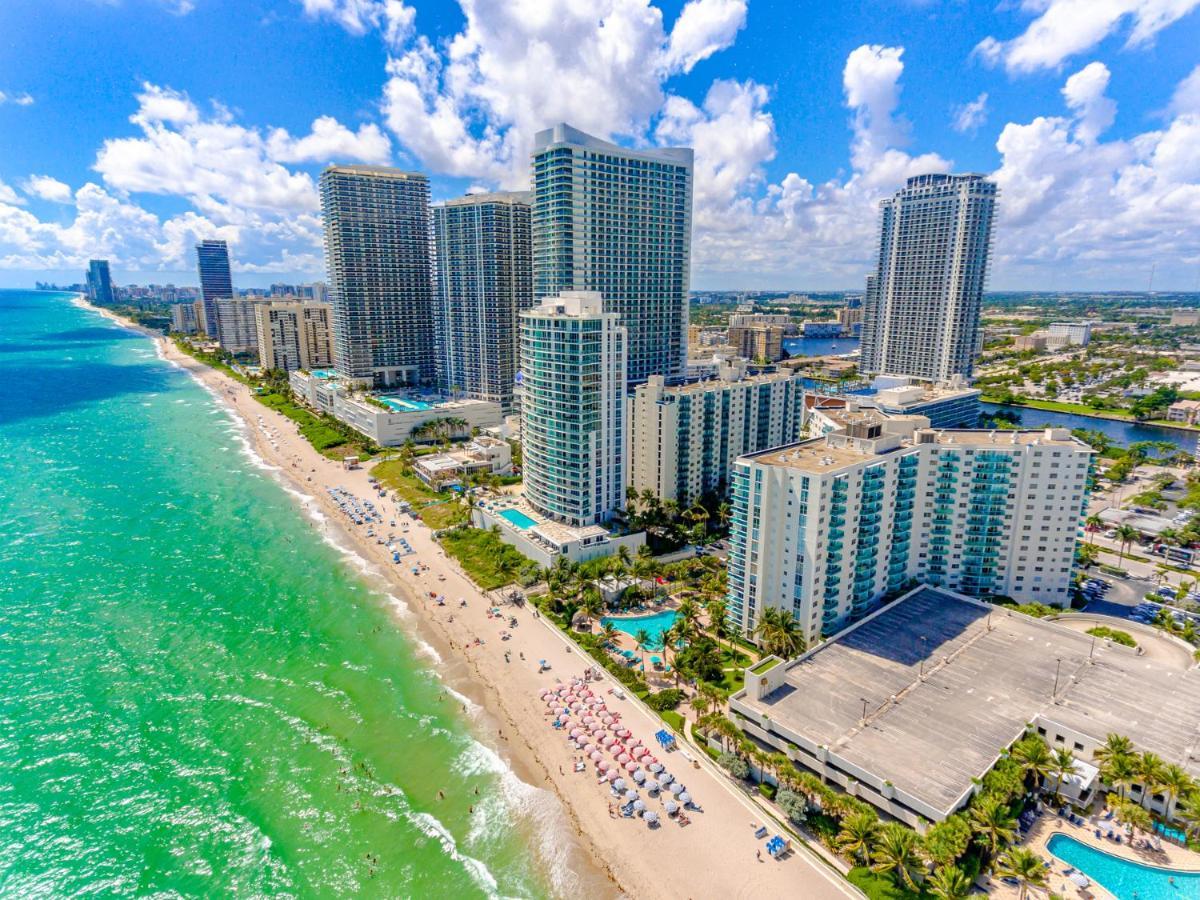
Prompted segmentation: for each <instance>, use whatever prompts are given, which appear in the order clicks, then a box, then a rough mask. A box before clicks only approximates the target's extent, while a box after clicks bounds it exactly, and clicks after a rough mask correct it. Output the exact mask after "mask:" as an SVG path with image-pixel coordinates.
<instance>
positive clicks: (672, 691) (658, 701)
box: [646, 688, 683, 712]
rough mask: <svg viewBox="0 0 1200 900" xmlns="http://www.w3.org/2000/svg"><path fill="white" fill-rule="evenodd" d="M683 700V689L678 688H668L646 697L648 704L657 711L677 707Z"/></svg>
mask: <svg viewBox="0 0 1200 900" xmlns="http://www.w3.org/2000/svg"><path fill="white" fill-rule="evenodd" d="M682 702H683V691H681V690H679V689H678V688H667V689H666V690H662V691H659V692H658V693H657V694H651V695H650V696H649V697H647V698H646V705H647V706H649V707H650V708H651V709H653V710H655V711H657V712H662V711H663V710H666V709H675V708H676V707H677V706H679V704H680V703H682Z"/></svg>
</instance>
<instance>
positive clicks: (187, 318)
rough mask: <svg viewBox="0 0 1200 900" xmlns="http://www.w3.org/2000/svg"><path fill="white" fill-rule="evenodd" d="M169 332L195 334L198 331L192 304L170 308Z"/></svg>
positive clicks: (182, 304)
mask: <svg viewBox="0 0 1200 900" xmlns="http://www.w3.org/2000/svg"><path fill="white" fill-rule="evenodd" d="M171 330H172V331H175V332H178V333H179V334H195V333H196V332H197V331H199V330H200V325H199V323H198V322H197V320H196V305H195V304H194V303H176V304H174V305H173V306H172V307H171Z"/></svg>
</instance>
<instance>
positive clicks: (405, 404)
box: [379, 395, 433, 412]
mask: <svg viewBox="0 0 1200 900" xmlns="http://www.w3.org/2000/svg"><path fill="white" fill-rule="evenodd" d="M379 400H380V401H381V402H383V403H386V404H387V405H388V406H390V407H391V408H392V409H394V410H396V411H397V412H423V411H424V410H427V409H433V404H432V403H427V402H425V401H424V400H414V399H412V398H411V397H388V396H386V395H381V396H380V397H379Z"/></svg>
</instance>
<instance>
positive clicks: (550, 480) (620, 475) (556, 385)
mask: <svg viewBox="0 0 1200 900" xmlns="http://www.w3.org/2000/svg"><path fill="white" fill-rule="evenodd" d="M626 352H627V351H626V331H625V328H624V326H622V325H621V324H620V317H619V316H618V314H617V313H615V312H605V311H604V304H603V301H602V300H601V297H600V294H599V293H597V292H589V291H564V292H563V293H561V294H560V295H559V296H557V297H550V298H546V299H544V300H543V301H542V303H541V305H540V306H536V307H534V308H533V309H531V310H529V311H527V312H524V313H522V314H521V373H522V377H523V381H522V399H521V418H522V444H521V446H522V452H523V457H524V473H523V474H524V480H525V499H526V500H528V501H529V503H530V505H531V506H532V507H533V508H534V509H535V510H536V511H537V512H539V513H541V514H542V515H544V516H547V517H548V518H550V519H553V520H555V521H558V522H563V523H565V524H567V525H571V526H576V527H580V526H585V525H594V524H597V523H601V522H605V521H607V520H608V519H609V518H610V517H611V516H612V513H613V512H614V511H615V510H617V509H619V508H620V507H621V506H622V505H623V504H624V500H625V484H626V446H625V441H626V434H625V427H626V426H625V380H626Z"/></svg>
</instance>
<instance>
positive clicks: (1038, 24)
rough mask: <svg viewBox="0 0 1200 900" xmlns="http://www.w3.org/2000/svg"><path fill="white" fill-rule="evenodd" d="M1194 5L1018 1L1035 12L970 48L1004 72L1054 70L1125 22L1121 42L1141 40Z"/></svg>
mask: <svg viewBox="0 0 1200 900" xmlns="http://www.w3.org/2000/svg"><path fill="white" fill-rule="evenodd" d="M1197 6H1200V0H1023V2H1022V3H1021V4H1020V9H1021V10H1022V11H1023V12H1027V13H1034V14H1035V15H1036V18H1035V19H1034V20H1033V21H1032V22H1031V23H1030V24H1029V26H1028V27H1027V28H1026V29H1025V31H1024V32H1023V33H1022V34H1020V35H1018V36H1017V37H1015V38H1012V39H1011V40H1007V41H1002V40H998V39H996V38H994V37H991V36H989V37H986V38H984V39H983V40H982V41H980V43H979V44H978V45H977V46H976V48H975V52H976V54H977V55H978V56H979V57H980V58H981V59H983V60H984V61H985V62H987V63H989V64H997V63H1003V64H1004V66H1005V68H1006V69H1007V70H1008V71H1010V72H1033V71H1037V70H1038V69H1056V68H1058V67H1059V66H1061V65H1062V64H1063V63H1064V62H1065V61H1066V60H1068V59H1070V58H1071V57H1073V56H1076V55H1078V54H1080V53H1086V52H1087V51H1088V50H1091V49H1092V48H1093V47H1095V46H1096V45H1097V44H1099V43H1100V42H1101V41H1103V40H1104V39H1105V38H1107V37H1108V36H1109V35H1112V34H1116V33H1117V32H1119V31H1120V30H1121V29H1122V28H1124V27H1125V26H1126V24H1127V23H1128V24H1129V35H1128V38H1127V40H1126V45H1127V46H1128V47H1139V46H1143V45H1146V44H1148V43H1150V42H1151V41H1153V40H1154V37H1155V36H1156V35H1157V34H1158V33H1159V32H1160V31H1162V30H1163V29H1164V28H1166V27H1167V26H1168V25H1172V24H1174V23H1175V22H1177V21H1179V20H1180V19H1182V18H1183V17H1184V16H1186V15H1188V13H1190V12H1191V11H1192V10H1194V9H1195V8H1196V7H1197Z"/></svg>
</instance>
